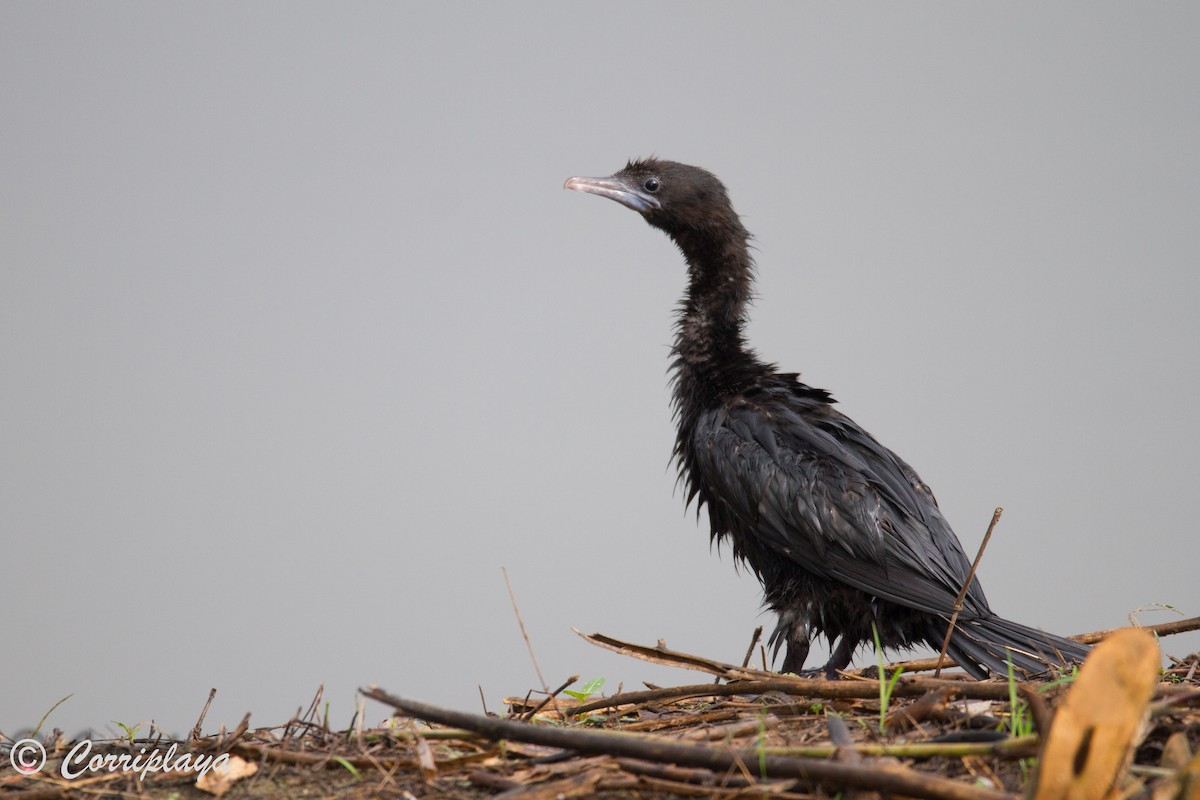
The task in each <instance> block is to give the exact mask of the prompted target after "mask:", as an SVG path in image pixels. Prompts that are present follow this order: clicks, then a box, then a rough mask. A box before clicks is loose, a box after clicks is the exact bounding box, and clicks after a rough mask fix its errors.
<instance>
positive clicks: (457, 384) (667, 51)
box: [0, 2, 1200, 734]
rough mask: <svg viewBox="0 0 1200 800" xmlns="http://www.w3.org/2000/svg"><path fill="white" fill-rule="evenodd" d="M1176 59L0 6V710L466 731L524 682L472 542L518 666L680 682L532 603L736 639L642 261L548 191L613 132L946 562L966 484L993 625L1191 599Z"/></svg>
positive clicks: (1162, 47)
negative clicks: (690, 223) (421, 720)
mask: <svg viewBox="0 0 1200 800" xmlns="http://www.w3.org/2000/svg"><path fill="white" fill-rule="evenodd" d="M1197 41H1200V8H1198V7H1197V6H1195V5H1192V4H1178V3H1177V4H1167V3H1158V4H1145V3H1094V2H1090V3H1070V4H1066V3H1056V4H1045V3H1028V4H1025V3H1006V4H1003V5H1000V4H969V5H963V4H957V3H944V4H939V3H924V4H893V3H886V4H856V5H854V6H845V5H840V4H839V5H836V6H835V5H816V4H792V3H780V4H737V5H733V4H730V5H717V4H682V3H671V4H665V3H664V4H654V5H644V4H642V3H630V4H620V3H604V4H580V3H544V4H540V3H539V4H529V3H525V4H503V5H501V4H494V5H493V4H465V3H436V4H434V3H428V4H375V3H369V4H367V3H336V4H333V3H330V4H307V3H287V4H284V3H241V2H237V3H203V4H199V3H197V4H182V3H120V4H113V3H105V4H101V3H95V4H70V5H67V4H59V3H42V2H38V3H22V2H9V3H4V4H2V5H0V109H2V113H0V137H2V141H0V269H2V270H3V272H2V277H0V325H2V339H0V369H2V373H3V376H4V391H3V392H2V393H0V426H2V427H0V436H2V438H3V441H2V446H0V525H2V535H3V542H4V548H3V555H2V556H0V559H2V560H0V588H2V590H3V595H2V596H3V602H4V604H5V608H4V616H5V619H6V622H5V625H4V629H5V633H4V637H3V639H4V648H3V680H2V681H0V730H3V731H4V732H6V733H10V734H11V733H13V732H14V731H15V730H17V729H20V728H22V727H25V726H31V725H33V724H34V723H36V721H37V720H38V719H39V718H40V717H41V715H42V714H43V713H44V712H45V711H46V710H47V709H48V708H49V707H50V706H51V705H52V704H53V703H54V702H55V701H56V700H58V699H59V698H60V697H62V696H63V695H65V694H67V693H69V692H74V693H75V694H74V697H73V698H72V699H71V700H69V701H68V702H67V703H66V704H64V705H63V706H62V707H61V708H59V709H58V710H57V711H56V712H55V713H54V715H53V716H52V717H51V718H50V720H49V725H50V726H54V725H57V726H59V727H61V728H63V729H64V730H66V731H67V733H68V734H70V733H74V732H77V731H79V730H81V729H83V728H88V727H91V728H96V729H97V730H100V731H104V730H114V729H115V725H114V724H113V721H119V722H122V723H125V724H132V723H134V722H137V721H142V720H149V719H154V720H156V721H157V722H158V723H159V725H160V726H162V727H163V728H164V729H166V730H167V731H168V732H183V731H185V730H186V729H187V728H188V727H189V726H190V725H191V724H192V723H193V722H194V721H195V718H196V716H197V714H198V713H199V711H200V708H201V706H202V705H203V703H204V700H205V697H206V696H207V693H208V689H209V687H213V686H215V687H218V689H219V694H218V696H217V700H216V702H215V704H214V706H213V709H212V711H211V712H210V713H209V717H208V723H207V727H208V728H210V729H212V728H215V727H216V726H217V725H220V724H225V725H229V726H232V725H234V724H236V723H237V721H238V720H239V719H240V718H241V715H242V714H243V713H244V712H246V711H252V712H254V717H253V720H252V722H253V723H254V724H257V725H267V724H274V723H281V722H283V721H284V720H286V718H287V717H288V716H289V715H291V714H292V713H293V712H294V711H295V710H296V708H297V707H298V706H300V705H307V703H308V701H309V699H310V698H311V696H312V694H313V692H314V691H315V690H316V688H317V686H318V684H320V683H322V682H323V683H324V684H325V686H326V699H327V700H329V702H330V704H331V721H332V723H333V724H335V725H345V724H348V723H349V722H350V719H351V716H352V714H353V711H354V698H355V688H356V687H357V686H360V685H363V684H365V683H369V682H373V683H379V684H382V685H383V686H385V687H387V688H388V689H390V690H391V691H394V692H397V693H402V694H406V695H410V696H415V697H419V698H423V699H425V700H429V701H433V702H437V703H443V704H449V705H453V706H457V707H462V708H472V709H474V708H478V707H479V698H478V690H477V688H476V686H477V685H479V686H481V687H482V689H483V691H484V693H485V695H486V697H487V699H488V703H489V706H490V707H491V708H492V709H493V710H497V709H499V708H500V698H501V697H503V696H504V695H506V694H514V695H515V694H524V692H525V691H526V690H527V689H529V688H532V687H535V686H536V685H537V680H536V678H535V677H534V674H533V670H532V668H531V666H530V664H529V659H528V656H527V654H526V652H525V647H524V645H523V643H522V640H521V637H520V634H519V632H518V629H517V626H516V623H515V620H514V616H513V613H512V609H511V608H510V606H509V601H508V598H507V595H506V592H505V588H504V583H503V579H502V577H501V573H500V566H501V565H507V566H508V568H509V570H510V572H511V575H512V579H513V582H514V585H515V588H516V591H517V595H518V598H519V601H520V605H521V610H522V612H523V615H524V619H525V622H526V623H527V625H528V627H529V631H530V634H531V635H532V638H533V642H534V646H535V648H536V649H537V654H538V657H539V659H540V662H541V666H542V669H543V671H544V672H545V675H546V680H547V681H548V682H550V683H551V684H557V683H558V682H559V681H561V680H562V679H563V678H565V677H566V676H567V675H570V674H572V673H580V674H582V675H583V676H584V678H589V677H594V676H597V675H602V676H605V677H606V678H607V679H608V681H609V683H608V686H607V687H606V690H609V691H611V690H615V689H616V688H617V685H618V683H620V682H622V681H623V682H624V683H625V685H626V686H627V687H628V686H633V685H635V684H636V683H637V682H638V681H639V680H641V679H650V680H654V681H657V682H660V683H666V682H670V681H674V682H690V681H691V680H693V676H691V675H688V674H686V673H683V672H678V671H671V670H664V669H655V668H651V667H649V666H645V665H642V664H640V663H638V662H634V661H631V660H628V659H623V658H619V657H617V656H614V655H610V654H608V653H606V652H603V651H600V650H597V649H595V648H593V647H590V646H588V645H586V644H584V643H583V642H582V641H580V640H579V639H577V638H576V637H575V635H574V634H572V633H571V631H570V628H571V627H572V626H576V627H579V628H581V629H583V630H585V631H589V630H600V631H603V632H605V633H608V634H611V635H615V636H620V637H624V638H628V639H632V640H637V641H643V642H653V641H654V640H655V639H657V638H660V637H662V638H665V639H666V640H667V642H668V644H669V645H671V646H673V647H677V648H680V649H684V650H689V651H693V652H699V653H702V654H705V655H708V656H711V657H714V658H719V659H725V660H737V659H740V658H741V656H742V653H743V652H744V650H745V647H746V644H747V642H748V640H749V636H750V632H751V630H752V628H753V627H754V625H755V624H756V623H760V622H761V623H764V624H767V625H768V626H769V625H771V624H772V620H771V619H770V618H769V617H768V616H766V615H761V614H760V612H759V608H758V599H759V593H758V587H757V585H756V582H755V581H754V579H753V578H752V577H751V576H749V575H746V574H742V575H740V576H739V575H738V574H737V573H736V572H735V570H734V568H733V565H732V564H731V563H730V558H729V555H728V553H724V554H722V555H721V556H720V557H718V556H717V555H716V554H710V552H709V548H708V544H707V536H706V533H705V532H704V530H703V528H702V527H697V524H696V522H695V518H694V514H691V513H684V511H683V509H682V498H681V497H680V496H679V494H678V493H677V492H676V493H674V494H673V488H674V481H675V478H674V472H673V470H672V469H670V468H669V467H668V458H669V454H670V451H671V443H672V436H673V432H672V425H671V419H670V411H669V407H668V399H669V396H668V391H667V388H666V375H665V370H666V365H667V355H668V345H669V343H670V339H671V322H672V308H673V305H674V303H675V301H676V299H677V298H678V296H679V294H680V292H681V290H682V287H683V268H682V264H681V261H680V258H679V256H678V254H677V253H676V252H675V250H674V248H673V247H672V246H671V244H670V242H669V241H668V240H667V239H666V238H665V237H664V236H662V235H661V234H660V233H658V232H657V231H654V230H652V229H650V228H648V227H647V226H646V225H645V224H644V223H642V222H641V221H640V220H639V219H638V218H637V217H636V215H634V214H633V213H631V212H629V211H628V210H626V209H623V208H621V207H619V206H618V205H617V204H615V203H611V202H606V201H602V200H600V199H598V198H594V197H585V196H582V195H577V194H574V193H567V192H563V191H562V190H561V186H562V182H563V180H564V179H565V178H567V177H568V176H571V175H577V174H585V175H605V174H608V173H610V172H612V171H614V170H615V169H617V168H618V167H620V166H621V165H622V164H623V163H624V161H625V159H626V158H627V157H629V156H639V155H648V154H650V153H657V154H659V155H661V156H664V157H670V158H674V159H676V160H681V161H686V162H691V163H698V164H701V165H703V166H706V167H708V168H710V169H712V170H713V171H715V172H716V173H717V174H719V175H720V176H721V177H722V178H723V179H724V180H725V182H726V183H727V184H728V186H729V187H730V191H731V193H732V196H733V198H734V200H735V202H736V204H737V206H738V208H739V210H740V211H741V212H742V214H743V215H744V217H745V219H746V223H747V225H748V227H749V228H750V229H751V230H752V231H753V232H754V234H755V235H756V240H757V241H756V244H757V247H758V261H759V272H760V275H761V281H760V283H759V300H758V302H757V304H756V308H755V313H754V321H753V324H752V327H751V329H750V336H751V339H752V341H753V342H754V343H755V345H756V346H757V348H758V349H759V351H760V353H761V354H762V355H763V356H764V357H766V358H768V359H770V360H773V361H777V362H779V363H781V364H782V365H784V366H786V367H788V368H789V369H793V370H795V369H799V370H801V371H802V372H803V374H804V376H805V378H806V379H807V380H808V381H809V382H810V383H813V384H815V385H817V386H821V387H825V388H829V389H831V390H832V391H833V392H834V393H835V395H836V396H837V397H838V398H839V399H840V400H841V402H842V408H843V409H844V410H845V411H846V412H847V413H849V414H850V415H851V416H853V417H855V418H856V419H857V420H858V421H859V422H860V423H862V424H863V425H864V426H865V427H866V428H867V429H868V430H870V431H872V432H873V433H874V434H875V435H876V436H878V437H879V438H880V439H881V440H882V441H883V442H885V443H886V444H887V445H888V446H890V447H891V448H893V449H894V450H896V451H897V452H899V453H900V454H902V456H903V457H904V458H905V459H906V460H908V461H909V462H910V463H912V464H913V465H914V466H916V467H917V469H918V470H920V472H921V473H922V475H923V476H924V478H925V480H926V481H927V482H928V483H929V484H930V485H931V486H933V488H934V490H935V491H936V492H937V495H938V497H939V498H940V500H941V503H942V506H943V508H944V509H945V510H946V512H947V516H948V517H949V519H950V520H951V521H952V523H953V524H954V525H955V527H956V528H957V530H958V531H959V535H960V537H961V538H962V540H963V543H964V546H965V548H966V549H967V550H968V551H969V552H970V553H972V554H973V553H974V551H975V548H976V546H977V545H978V542H979V540H980V538H981V537H982V534H983V531H984V529H985V527H986V524H987V522H988V520H989V519H990V517H991V513H992V509H993V507H994V506H996V505H1003V506H1004V507H1005V509H1006V513H1005V515H1004V518H1003V521H1002V522H1001V524H1000V527H999V529H998V532H997V534H996V537H995V539H994V540H993V543H992V545H991V546H990V549H989V551H988V554H987V557H986V560H985V562H984V565H983V569H982V577H983V582H984V584H985V586H986V587H987V590H988V593H989V595H990V598H991V600H992V603H993V605H994V607H995V608H996V609H997V610H999V611H1000V612H1001V613H1003V614H1004V615H1006V616H1009V617H1012V618H1015V619H1018V620H1021V621H1024V622H1027V623H1030V624H1036V625H1041V626H1044V627H1046V628H1047V629H1051V630H1054V631H1056V632H1059V633H1064V634H1068V633H1076V632H1080V631H1085V630H1092V629H1097V628H1104V627H1109V626H1115V625H1121V624H1123V623H1125V620H1126V615H1127V614H1128V613H1129V612H1130V611H1132V610H1134V609H1136V608H1138V607H1139V606H1143V605H1145V604H1149V603H1156V602H1157V603H1170V604H1173V605H1175V606H1177V607H1178V608H1179V609H1181V610H1182V611H1184V612H1186V613H1187V614H1189V615H1195V614H1198V613H1200V589H1198V588H1197V580H1196V563H1197V551H1198V548H1197V546H1196V540H1197V539H1196V533H1195V531H1194V527H1195V519H1194V516H1195V515H1194V513H1193V511H1192V505H1193V503H1194V502H1195V496H1196V492H1197V489H1196V480H1197V477H1198V474H1197V466H1196V458H1195V453H1196V452H1197V450H1198V448H1200V423H1198V422H1197V416H1196V411H1195V397H1196V394H1197V391H1198V390H1200V359H1197V341H1198V334H1200V319H1198V315H1197V313H1196V308H1195V306H1196V301H1197V299H1198V297H1200V275H1198V271H1197V266H1198V265H1197V253H1198V249H1197V220H1198V219H1200V189H1198V187H1200V146H1198V144H1197V143H1198V142H1200V95H1198V93H1197V88H1196V86H1197V78H1198V76H1200V49H1198V48H1197V46H1196V43H1197ZM1173 618H1176V617H1175V616H1174V615H1172V614H1170V613H1167V612H1158V613H1154V614H1143V615H1142V617H1141V619H1142V621H1143V622H1146V623H1153V622H1159V621H1167V620H1169V619H1173ZM1167 643H1168V650H1169V652H1172V653H1175V654H1177V655H1183V654H1185V653H1186V652H1188V651H1190V650H1195V649H1196V648H1197V645H1198V644H1200V639H1198V638H1197V637H1196V636H1191V637H1177V638H1174V639H1170V640H1168V642H1167ZM818 657H822V654H820V653H818V654H814V656H813V659H814V661H813V663H817V662H816V659H817V658H818ZM872 661H873V656H872V655H871V654H870V653H865V652H864V653H860V655H859V658H858V663H859V664H866V663H871V662H872ZM368 715H369V717H370V718H371V720H370V721H377V720H378V719H382V718H383V717H384V716H385V715H386V712H385V711H384V709H383V708H382V707H381V706H377V705H374V704H371V705H370V708H369V711H368Z"/></svg>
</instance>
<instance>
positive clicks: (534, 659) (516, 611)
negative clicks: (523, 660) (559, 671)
mask: <svg viewBox="0 0 1200 800" xmlns="http://www.w3.org/2000/svg"><path fill="white" fill-rule="evenodd" d="M500 571H501V572H503V573H504V585H505V586H507V587H508V599H509V600H511V601H512V607H513V613H514V614H516V615H517V624H518V625H520V626H521V635H522V636H524V637H525V649H527V650H528V651H529V660H530V661H532V662H533V671H534V672H536V673H537V677H538V683H540V684H541V685H542V691H543V692H545V693H546V694H550V686H549V684H547V683H546V679H545V678H543V677H542V668H541V667H539V666H538V662H537V656H535V655H534V654H533V643H532V642H531V641H529V632H528V631H527V630H525V620H523V619H521V609H519V608H517V596H516V595H515V594H514V593H513V588H512V581H510V580H509V579H508V567H500Z"/></svg>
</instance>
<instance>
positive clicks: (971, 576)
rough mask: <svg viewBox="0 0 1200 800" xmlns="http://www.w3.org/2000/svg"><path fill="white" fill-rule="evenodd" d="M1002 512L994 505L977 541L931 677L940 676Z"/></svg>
mask: <svg viewBox="0 0 1200 800" xmlns="http://www.w3.org/2000/svg"><path fill="white" fill-rule="evenodd" d="M1003 513H1004V509H1003V508H1001V507H1000V506H996V510H995V511H994V512H992V522H991V524H990V525H988V529H987V533H985V534H984V535H983V541H982V542H980V543H979V552H978V553H976V554H975V563H974V564H972V565H971V571H970V572H968V573H967V579H966V580H965V581H963V585H962V589H960V590H959V591H958V597H956V598H955V599H954V613H953V614H951V615H950V627H948V628H947V629H946V638H945V639H943V640H942V652H940V653H938V664H937V669H935V670H934V671H933V677H935V678H938V677H941V674H942V664H943V663H944V662H945V660H946V649H947V648H948V647H950V636H951V635H952V634H953V633H954V626H955V625H956V624H957V623H958V615H959V613H961V612H962V609H963V599H964V598H966V596H967V590H968V589H970V588H971V582H972V581H974V580H975V570H977V569H979V562H980V561H982V560H983V551H984V550H985V549H987V546H988V541H989V540H990V539H991V538H992V531H994V530H995V529H996V523H997V522H999V521H1000V515H1001V514H1003Z"/></svg>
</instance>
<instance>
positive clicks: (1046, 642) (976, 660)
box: [930, 615, 1091, 678]
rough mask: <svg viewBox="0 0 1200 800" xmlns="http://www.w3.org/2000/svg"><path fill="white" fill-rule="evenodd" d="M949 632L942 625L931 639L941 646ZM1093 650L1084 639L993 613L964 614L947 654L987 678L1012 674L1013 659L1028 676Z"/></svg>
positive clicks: (1018, 673) (1064, 664)
mask: <svg viewBox="0 0 1200 800" xmlns="http://www.w3.org/2000/svg"><path fill="white" fill-rule="evenodd" d="M946 624H949V623H948V622H947V623H946ZM945 635H946V629H945V628H942V630H941V631H940V632H938V633H936V634H935V635H934V636H932V637H931V639H930V641H931V642H936V643H937V644H936V646H937V647H939V648H940V646H941V641H942V639H943V638H944V637H945ZM1090 650H1091V648H1090V647H1089V646H1088V645H1086V644H1083V643H1082V642H1077V641H1074V640H1073V639H1065V638H1063V637H1062V636H1055V635H1054V634H1052V633H1046V632H1045V631H1040V630H1038V629H1037V628H1030V627H1028V626H1027V625H1021V624H1020V623H1017V622H1010V621H1009V620H1006V619H1004V618H1002V617H997V616H995V615H991V616H986V617H976V618H974V619H968V620H963V619H962V618H961V617H960V618H959V620H958V623H957V624H956V625H955V627H954V633H953V635H951V637H950V646H949V647H948V648H947V654H948V655H949V656H950V657H951V658H953V659H954V660H955V661H956V662H957V663H958V665H959V666H961V667H962V668H963V669H965V670H966V671H967V672H969V673H970V674H971V675H972V676H974V677H976V678H986V677H987V673H989V672H990V673H991V674H993V675H998V676H1001V677H1003V676H1006V675H1008V664H1009V660H1010V659H1011V660H1012V667H1013V672H1014V673H1015V674H1016V676H1017V677H1018V678H1028V677H1032V676H1034V675H1038V674H1041V673H1045V672H1046V671H1047V670H1049V669H1050V668H1051V667H1067V666H1069V665H1070V664H1072V663H1078V662H1081V661H1083V659H1084V658H1086V657H1087V654H1088V652H1089V651H1090Z"/></svg>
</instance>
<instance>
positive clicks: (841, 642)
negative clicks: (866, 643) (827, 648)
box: [824, 635, 857, 681]
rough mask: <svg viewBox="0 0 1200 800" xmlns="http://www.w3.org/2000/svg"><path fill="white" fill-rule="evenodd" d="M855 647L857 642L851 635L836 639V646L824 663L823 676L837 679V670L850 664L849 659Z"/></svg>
mask: <svg viewBox="0 0 1200 800" xmlns="http://www.w3.org/2000/svg"><path fill="white" fill-rule="evenodd" d="M856 649H857V643H856V642H855V641H854V638H853V637H851V636H846V635H843V636H842V638H840V639H838V644H837V647H835V648H834V649H833V652H832V653H830V655H829V661H827V662H826V663H825V667H824V671H825V677H826V678H828V679H829V680H831V681H834V680H837V679H838V672H840V671H841V670H844V669H845V668H846V667H848V666H850V661H851V659H853V658H854V651H855V650H856Z"/></svg>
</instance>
